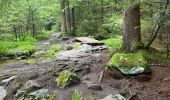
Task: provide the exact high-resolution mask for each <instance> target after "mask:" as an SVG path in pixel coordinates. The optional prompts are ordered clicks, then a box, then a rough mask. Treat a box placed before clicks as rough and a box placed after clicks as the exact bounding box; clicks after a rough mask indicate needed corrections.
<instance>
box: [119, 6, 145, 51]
mask: <svg viewBox="0 0 170 100" xmlns="http://www.w3.org/2000/svg"><path fill="white" fill-rule="evenodd" d="M123 32H124V35H123V46H122V49H123V50H125V51H127V52H133V51H136V50H137V49H138V48H139V47H140V46H141V44H142V43H141V28H140V5H139V4H137V5H134V6H132V7H129V8H127V9H125V12H124V27H123Z"/></svg>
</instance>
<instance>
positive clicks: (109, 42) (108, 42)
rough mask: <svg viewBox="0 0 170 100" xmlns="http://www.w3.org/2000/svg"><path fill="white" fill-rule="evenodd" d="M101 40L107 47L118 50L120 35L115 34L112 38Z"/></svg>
mask: <svg viewBox="0 0 170 100" xmlns="http://www.w3.org/2000/svg"><path fill="white" fill-rule="evenodd" d="M103 42H104V43H105V44H106V45H108V46H109V47H111V48H112V49H113V50H120V48H121V46H122V37H121V36H115V37H113V38H110V39H106V40H103Z"/></svg>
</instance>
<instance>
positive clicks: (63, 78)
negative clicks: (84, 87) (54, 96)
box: [56, 70, 79, 88]
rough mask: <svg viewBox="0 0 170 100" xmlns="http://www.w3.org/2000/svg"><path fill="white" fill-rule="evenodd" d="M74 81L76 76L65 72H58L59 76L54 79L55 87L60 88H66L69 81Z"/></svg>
mask: <svg viewBox="0 0 170 100" xmlns="http://www.w3.org/2000/svg"><path fill="white" fill-rule="evenodd" d="M74 80H78V78H77V76H76V74H74V73H72V72H70V71H67V70H64V71H62V72H60V74H59V76H58V77H57V78H56V82H57V86H58V87H61V88H65V87H66V86H69V85H70V83H71V81H74ZM78 81H79V80H78Z"/></svg>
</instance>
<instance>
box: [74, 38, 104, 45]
mask: <svg viewBox="0 0 170 100" xmlns="http://www.w3.org/2000/svg"><path fill="white" fill-rule="evenodd" d="M76 41H78V42H81V43H82V44H89V45H103V44H104V43H103V42H101V41H98V40H96V39H93V38H89V37H77V38H76Z"/></svg>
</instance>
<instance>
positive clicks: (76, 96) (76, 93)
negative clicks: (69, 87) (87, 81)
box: [72, 89, 84, 100]
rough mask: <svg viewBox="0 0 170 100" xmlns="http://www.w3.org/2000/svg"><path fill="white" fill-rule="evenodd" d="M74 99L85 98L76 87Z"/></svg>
mask: <svg viewBox="0 0 170 100" xmlns="http://www.w3.org/2000/svg"><path fill="white" fill-rule="evenodd" d="M72 100H84V98H83V97H82V96H81V93H80V92H79V91H78V90H77V89H75V90H74V93H73V95H72Z"/></svg>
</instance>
